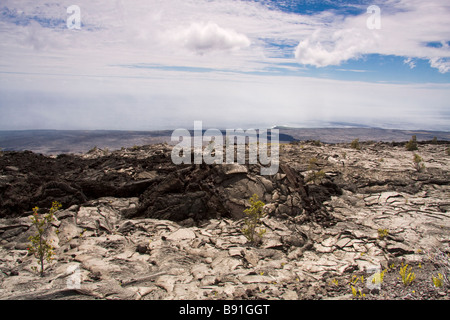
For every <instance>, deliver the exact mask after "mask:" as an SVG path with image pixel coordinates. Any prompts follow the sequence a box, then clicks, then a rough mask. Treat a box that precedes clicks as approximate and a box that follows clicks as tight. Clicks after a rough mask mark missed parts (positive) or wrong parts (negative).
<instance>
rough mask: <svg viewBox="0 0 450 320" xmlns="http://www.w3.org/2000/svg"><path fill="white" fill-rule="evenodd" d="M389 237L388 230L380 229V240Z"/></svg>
mask: <svg viewBox="0 0 450 320" xmlns="http://www.w3.org/2000/svg"><path fill="white" fill-rule="evenodd" d="M388 235H389V230H388V229H378V239H380V240H383V239H384V238H386V237H387V236H388Z"/></svg>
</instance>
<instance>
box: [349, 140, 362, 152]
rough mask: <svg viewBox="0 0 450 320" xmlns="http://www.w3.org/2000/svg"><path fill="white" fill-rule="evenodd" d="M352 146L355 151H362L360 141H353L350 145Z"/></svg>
mask: <svg viewBox="0 0 450 320" xmlns="http://www.w3.org/2000/svg"><path fill="white" fill-rule="evenodd" d="M350 146H351V147H352V148H353V149H356V150H361V146H360V144H359V139H355V140H353V141H352V143H351V144H350Z"/></svg>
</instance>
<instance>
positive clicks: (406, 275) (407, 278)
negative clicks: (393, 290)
mask: <svg viewBox="0 0 450 320" xmlns="http://www.w3.org/2000/svg"><path fill="white" fill-rule="evenodd" d="M399 273H400V276H401V277H402V278H401V279H402V282H403V284H404V285H405V286H409V285H410V284H411V283H412V282H413V281H414V279H415V278H416V275H415V274H414V272H412V267H409V269H408V265H407V264H406V265H404V266H403V264H402V267H400V271H399Z"/></svg>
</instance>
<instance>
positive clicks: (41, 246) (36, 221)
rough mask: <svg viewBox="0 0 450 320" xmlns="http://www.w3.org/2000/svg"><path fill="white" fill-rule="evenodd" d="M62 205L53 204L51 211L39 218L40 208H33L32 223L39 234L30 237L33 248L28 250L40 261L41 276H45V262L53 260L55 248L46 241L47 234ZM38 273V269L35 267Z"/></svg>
mask: <svg viewBox="0 0 450 320" xmlns="http://www.w3.org/2000/svg"><path fill="white" fill-rule="evenodd" d="M61 206H62V205H61V204H60V203H59V202H57V201H55V202H53V203H52V207H51V208H50V211H49V212H48V213H47V214H46V215H44V216H42V217H39V214H38V211H39V208H38V207H34V208H33V215H32V216H31V222H32V223H33V225H34V226H35V227H36V229H37V233H36V234H35V235H34V236H30V237H29V238H28V240H30V242H31V246H30V247H29V248H28V253H29V254H34V256H35V257H36V259H37V260H38V264H39V265H40V275H41V277H43V276H44V260H46V261H47V262H50V261H51V260H52V259H53V255H54V252H53V249H54V248H53V246H52V245H51V244H50V242H49V241H47V239H45V233H46V232H47V230H48V229H49V228H50V227H51V224H52V222H53V221H54V216H53V215H54V213H55V212H56V211H58V210H59V209H60V208H61ZM34 269H35V270H36V271H37V268H36V267H34Z"/></svg>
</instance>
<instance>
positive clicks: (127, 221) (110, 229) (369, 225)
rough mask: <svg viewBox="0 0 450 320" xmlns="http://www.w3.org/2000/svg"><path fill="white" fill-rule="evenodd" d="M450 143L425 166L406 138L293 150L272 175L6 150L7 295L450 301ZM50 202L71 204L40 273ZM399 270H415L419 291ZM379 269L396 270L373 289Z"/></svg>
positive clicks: (151, 149) (149, 150) (127, 157)
mask: <svg viewBox="0 0 450 320" xmlns="http://www.w3.org/2000/svg"><path fill="white" fill-rule="evenodd" d="M446 147H448V146H447V145H439V144H422V145H420V147H419V151H416V153H418V154H420V156H421V157H422V158H423V159H424V163H425V169H424V170H421V171H420V172H418V171H417V170H416V169H415V168H414V167H413V165H412V164H413V161H412V159H413V155H414V153H413V152H409V151H406V149H405V148H404V146H403V145H401V144H397V145H392V144H389V143H362V149H361V150H355V149H352V148H350V146H349V144H334V145H316V144H314V143H308V142H305V143H292V144H287V145H282V146H281V149H280V168H279V171H278V173H277V174H275V175H273V176H261V175H259V172H260V168H259V166H258V165H240V164H239V165H238V164H232V165H183V166H176V165H174V164H173V163H172V162H171V159H170V151H171V147H170V146H168V145H151V146H145V147H140V148H132V149H122V150H120V151H114V152H108V153H107V154H106V153H105V152H103V151H102V150H94V151H93V152H91V153H88V154H85V155H82V156H74V155H60V156H58V157H46V156H42V155H38V154H34V153H30V152H5V153H3V154H1V155H0V204H1V209H0V216H1V218H0V298H1V299H124V300H125V299H289V300H292V299H350V298H360V299H448V297H449V290H450V286H449V283H448V280H446V279H444V281H443V285H442V286H440V287H436V286H434V285H433V282H432V276H437V274H438V273H441V274H444V275H447V276H450V262H449V260H448V259H449V258H448V257H449V256H448V254H449V253H450V248H449V245H450V212H449V208H450V200H449V199H450V187H449V184H450V179H449V178H450V174H449V167H450V156H448V155H447V154H446V152H445V149H446ZM312 158H315V161H314V162H313V165H311V163H312V162H311V161H310V160H311V159H312ZM319 170H323V172H324V173H325V176H324V177H323V178H321V179H320V181H314V182H306V181H307V176H308V174H310V173H311V172H314V171H319ZM253 194H257V195H258V196H259V198H260V199H261V200H262V201H263V202H265V203H266V206H265V208H264V209H265V211H266V212H267V215H266V217H264V218H263V225H264V228H265V229H266V233H265V235H264V237H263V240H262V243H261V244H260V245H259V246H253V245H250V244H249V243H248V241H247V239H246V238H245V236H244V235H243V234H242V232H241V228H242V226H243V220H242V217H243V210H244V209H245V208H246V207H248V206H249V202H248V199H249V198H250V196H251V195H253ZM52 201H59V202H61V203H62V204H63V208H62V209H61V210H60V211H58V212H57V213H56V214H55V216H56V219H55V221H53V223H52V227H51V228H50V230H49V232H48V234H47V235H46V236H47V239H48V240H51V241H52V244H53V246H54V247H55V259H54V260H53V261H52V262H51V263H46V270H45V275H44V277H40V276H39V275H38V274H36V273H35V271H34V270H33V268H32V267H33V266H36V259H35V258H34V257H33V256H30V255H28V252H27V247H28V246H29V241H28V237H29V236H30V235H33V234H34V232H35V229H34V227H33V226H32V224H31V220H30V215H31V208H32V207H34V206H39V207H42V208H48V207H50V205H51V202H52ZM383 230H384V231H385V232H384V233H380V231H383ZM402 263H403V264H404V265H405V264H408V265H409V266H411V267H412V268H413V272H415V275H416V279H415V280H414V281H413V282H412V283H411V284H410V285H409V286H405V285H404V284H403V283H402V282H401V279H398V278H399V277H400V276H399V272H398V271H399V268H400V267H401V264H402ZM374 270H387V271H386V274H385V279H384V281H383V282H382V283H381V285H380V286H378V287H376V288H375V289H374V286H373V285H371V283H369V282H367V279H369V278H370V277H371V275H373V273H374V272H375V271H374ZM361 276H363V277H364V278H363V279H364V280H360V281H359V282H358V281H357V279H361ZM355 280H356V281H355ZM351 286H353V287H354V288H356V289H357V290H361V291H358V292H357V294H356V295H354V294H353V293H352V290H351Z"/></svg>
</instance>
